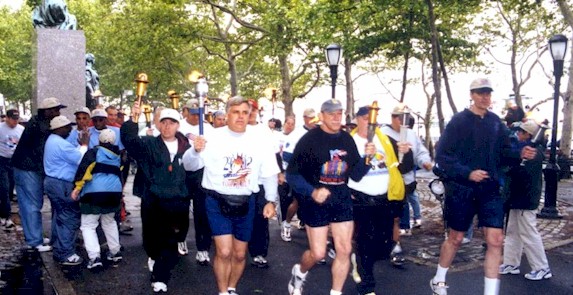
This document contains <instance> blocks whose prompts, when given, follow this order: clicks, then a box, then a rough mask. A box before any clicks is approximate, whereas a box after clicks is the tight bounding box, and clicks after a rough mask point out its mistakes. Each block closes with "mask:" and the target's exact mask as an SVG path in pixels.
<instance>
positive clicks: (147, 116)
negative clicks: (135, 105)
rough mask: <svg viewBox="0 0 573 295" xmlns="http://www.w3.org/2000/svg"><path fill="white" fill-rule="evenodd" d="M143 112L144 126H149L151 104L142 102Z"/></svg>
mask: <svg viewBox="0 0 573 295" xmlns="http://www.w3.org/2000/svg"><path fill="white" fill-rule="evenodd" d="M142 108H143V114H144V115H145V126H147V128H151V106H150V105H149V104H144V105H143V106H142Z"/></svg>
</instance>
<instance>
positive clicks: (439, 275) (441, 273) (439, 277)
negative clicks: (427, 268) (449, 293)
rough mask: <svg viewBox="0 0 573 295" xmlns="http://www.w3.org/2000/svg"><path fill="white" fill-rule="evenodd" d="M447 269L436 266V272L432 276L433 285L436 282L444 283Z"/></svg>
mask: <svg viewBox="0 0 573 295" xmlns="http://www.w3.org/2000/svg"><path fill="white" fill-rule="evenodd" d="M448 269H449V267H441V266H440V265H439V264H438V270H436V275H435V276H434V283H437V282H445V281H446V273H447V272H448Z"/></svg>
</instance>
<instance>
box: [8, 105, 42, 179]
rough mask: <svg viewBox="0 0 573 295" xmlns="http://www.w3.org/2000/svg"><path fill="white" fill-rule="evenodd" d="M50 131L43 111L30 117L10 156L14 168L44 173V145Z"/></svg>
mask: <svg viewBox="0 0 573 295" xmlns="http://www.w3.org/2000/svg"><path fill="white" fill-rule="evenodd" d="M39 112H42V111H41V110H39ZM50 133H51V132H50V120H49V119H48V118H46V117H44V116H43V112H42V114H41V115H40V114H39V115H37V116H34V117H32V119H30V121H28V124H27V125H26V129H24V133H22V137H21V138H20V141H19V142H18V146H16V150H15V151H14V155H13V156H12V165H13V166H14V168H18V169H20V170H26V171H34V172H38V173H41V174H44V145H45V144H46V139H48V136H49V135H50Z"/></svg>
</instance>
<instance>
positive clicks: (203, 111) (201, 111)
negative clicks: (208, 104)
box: [199, 106, 205, 135]
mask: <svg viewBox="0 0 573 295" xmlns="http://www.w3.org/2000/svg"><path fill="white" fill-rule="evenodd" d="M204 113H205V107H203V106H201V107H199V135H203V116H204Z"/></svg>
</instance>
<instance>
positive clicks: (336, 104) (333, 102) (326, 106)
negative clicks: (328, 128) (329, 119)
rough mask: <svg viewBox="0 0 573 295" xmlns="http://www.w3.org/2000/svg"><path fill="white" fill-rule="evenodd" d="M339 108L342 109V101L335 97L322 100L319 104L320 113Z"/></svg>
mask: <svg viewBox="0 0 573 295" xmlns="http://www.w3.org/2000/svg"><path fill="white" fill-rule="evenodd" d="M340 110H342V103H341V102H340V100H338V99H335V98H333V99H329V100H327V101H325V102H323V103H322V106H320V112H322V113H334V112H336V111H340Z"/></svg>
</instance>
